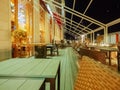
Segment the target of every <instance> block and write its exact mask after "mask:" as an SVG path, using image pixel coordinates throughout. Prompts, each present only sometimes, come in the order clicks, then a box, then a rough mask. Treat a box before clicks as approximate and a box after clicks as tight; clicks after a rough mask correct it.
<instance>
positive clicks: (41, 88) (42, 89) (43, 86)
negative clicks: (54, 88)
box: [39, 81, 45, 90]
mask: <svg viewBox="0 0 120 90" xmlns="http://www.w3.org/2000/svg"><path fill="white" fill-rule="evenodd" d="M39 90H45V81H44V83H43V84H42V86H41V87H40V89H39Z"/></svg>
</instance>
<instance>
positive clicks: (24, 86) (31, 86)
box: [0, 78, 45, 90]
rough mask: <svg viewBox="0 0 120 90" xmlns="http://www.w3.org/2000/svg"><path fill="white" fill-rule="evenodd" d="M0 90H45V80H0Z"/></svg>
mask: <svg viewBox="0 0 120 90" xmlns="http://www.w3.org/2000/svg"><path fill="white" fill-rule="evenodd" d="M0 90H45V79H44V78H40V79H28V78H26V79H25V78H12V79H11V78H0Z"/></svg>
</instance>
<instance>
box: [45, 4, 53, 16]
mask: <svg viewBox="0 0 120 90" xmlns="http://www.w3.org/2000/svg"><path fill="white" fill-rule="evenodd" d="M46 6H47V9H48V11H49V12H50V15H51V16H52V17H53V13H52V11H51V8H50V6H49V5H48V4H46Z"/></svg>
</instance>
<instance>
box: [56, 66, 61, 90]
mask: <svg viewBox="0 0 120 90" xmlns="http://www.w3.org/2000/svg"><path fill="white" fill-rule="evenodd" d="M57 86H58V90H60V65H59V68H58V82H57Z"/></svg>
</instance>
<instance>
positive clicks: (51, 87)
mask: <svg viewBox="0 0 120 90" xmlns="http://www.w3.org/2000/svg"><path fill="white" fill-rule="evenodd" d="M55 81H56V78H46V82H49V83H50V90H56V87H55V86H56V85H55Z"/></svg>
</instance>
